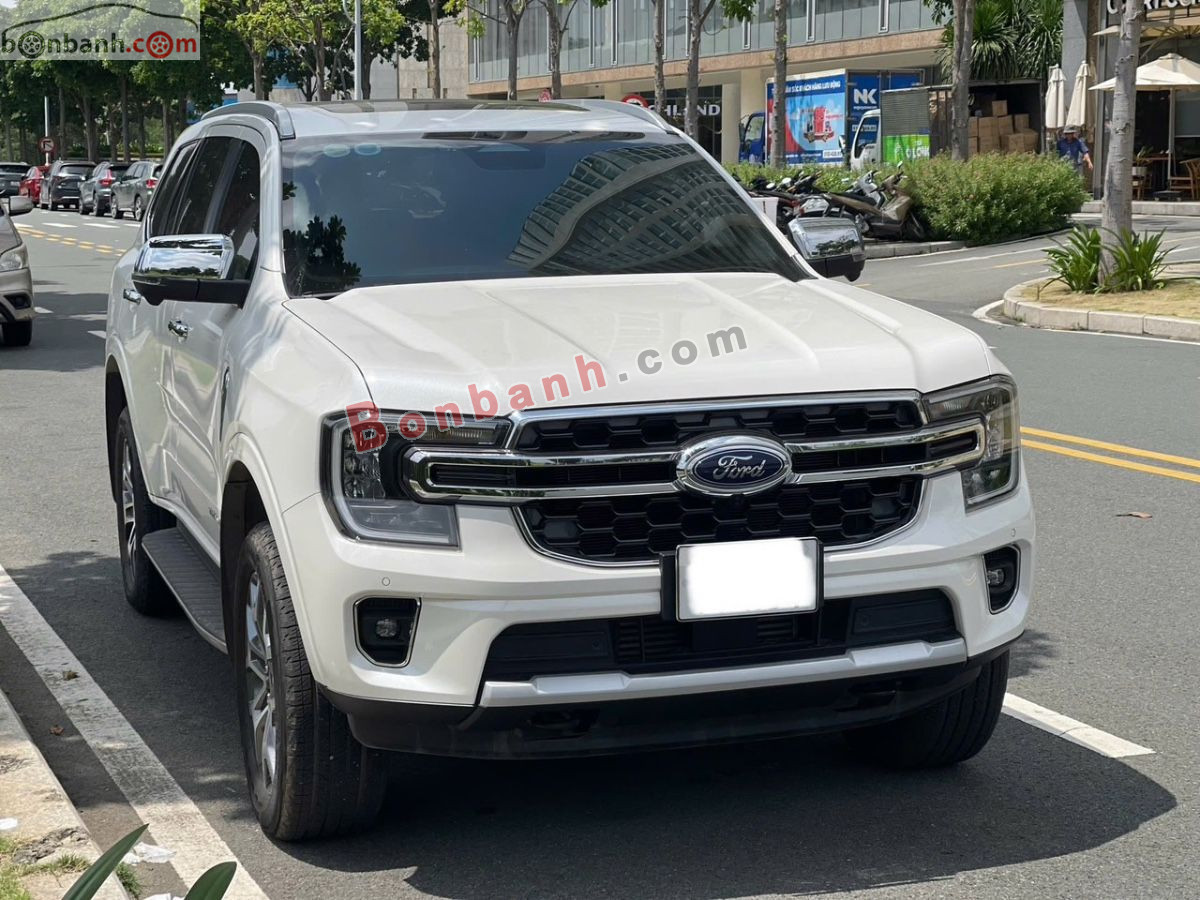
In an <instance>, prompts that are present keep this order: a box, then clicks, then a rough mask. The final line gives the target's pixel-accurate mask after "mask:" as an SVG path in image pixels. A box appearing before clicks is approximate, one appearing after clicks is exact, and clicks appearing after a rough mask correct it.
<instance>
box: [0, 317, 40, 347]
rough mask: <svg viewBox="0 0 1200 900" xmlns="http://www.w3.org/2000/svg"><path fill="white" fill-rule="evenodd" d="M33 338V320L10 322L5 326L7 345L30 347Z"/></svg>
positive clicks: (5, 342)
mask: <svg viewBox="0 0 1200 900" xmlns="http://www.w3.org/2000/svg"><path fill="white" fill-rule="evenodd" d="M32 340H33V322H32V321H25V322H9V323H8V324H7V325H5V326H4V346H5V347H28V346H29V342H30V341H32Z"/></svg>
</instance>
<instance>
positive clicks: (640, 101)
mask: <svg viewBox="0 0 1200 900" xmlns="http://www.w3.org/2000/svg"><path fill="white" fill-rule="evenodd" d="M621 102H622V103H632V104H633V105H634V106H644V107H646V108H647V109H649V108H650V104H649V103H647V102H646V98H645V97H643V96H642V95H641V94H626V95H625V96H624V97H622V98H621Z"/></svg>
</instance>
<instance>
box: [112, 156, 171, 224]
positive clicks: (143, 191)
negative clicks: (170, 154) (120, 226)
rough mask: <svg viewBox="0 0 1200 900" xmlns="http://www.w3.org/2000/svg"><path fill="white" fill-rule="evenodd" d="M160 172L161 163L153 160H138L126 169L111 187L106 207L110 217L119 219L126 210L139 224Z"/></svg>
mask: <svg viewBox="0 0 1200 900" xmlns="http://www.w3.org/2000/svg"><path fill="white" fill-rule="evenodd" d="M161 171H162V163H160V162H158V161H157V160H153V159H140V160H138V161H137V162H135V163H134V164H133V165H131V166H130V167H129V168H128V169H126V170H125V173H124V174H123V175H121V176H120V177H119V178H117V180H116V181H114V182H113V185H112V200H111V201H110V203H109V205H108V209H109V212H110V213H111V214H112V217H113V218H114V219H120V218H121V217H122V216H124V215H125V212H126V211H127V210H128V211H129V212H131V213H133V217H134V218H135V219H137V220H138V221H139V222H140V221H141V220H142V216H144V215H146V210H147V208H149V206H150V198H151V197H152V196H154V186H155V185H156V184H158V175H159V173H160V172H161Z"/></svg>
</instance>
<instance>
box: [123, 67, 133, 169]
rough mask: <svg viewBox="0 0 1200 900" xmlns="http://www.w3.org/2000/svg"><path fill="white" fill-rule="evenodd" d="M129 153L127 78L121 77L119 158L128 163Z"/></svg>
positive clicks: (125, 76)
mask: <svg viewBox="0 0 1200 900" xmlns="http://www.w3.org/2000/svg"><path fill="white" fill-rule="evenodd" d="M131 156H132V154H131V153H130V151H129V76H128V75H125V74H123V73H122V75H121V158H122V159H124V160H125V162H126V163H128V162H130V157H131Z"/></svg>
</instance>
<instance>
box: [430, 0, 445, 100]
mask: <svg viewBox="0 0 1200 900" xmlns="http://www.w3.org/2000/svg"><path fill="white" fill-rule="evenodd" d="M441 18H442V3H441V0H429V63H428V67H429V90H430V92H431V93H432V94H433V97H434V99H435V100H440V99H441V97H442V33H441V28H440V25H439V23H440V22H441Z"/></svg>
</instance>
